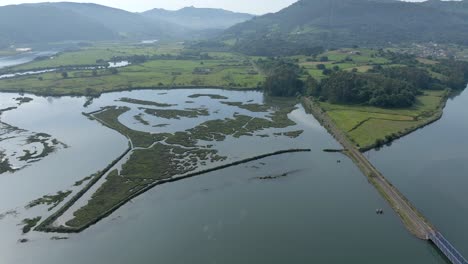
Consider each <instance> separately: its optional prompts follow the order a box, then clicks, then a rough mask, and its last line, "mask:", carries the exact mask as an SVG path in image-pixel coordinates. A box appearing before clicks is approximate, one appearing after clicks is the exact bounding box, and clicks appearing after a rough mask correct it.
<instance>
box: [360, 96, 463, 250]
mask: <svg viewBox="0 0 468 264" xmlns="http://www.w3.org/2000/svg"><path fill="white" fill-rule="evenodd" d="M467 106H468V89H466V90H465V91H464V92H463V93H461V94H460V95H458V96H456V97H454V98H453V99H451V100H449V102H448V104H447V107H446V108H445V109H444V115H443V117H442V119H441V120H439V121H438V122H436V123H434V124H432V125H430V126H427V127H425V128H423V129H420V130H418V131H416V132H414V133H412V134H410V135H408V136H406V137H404V138H402V139H400V140H398V141H396V142H394V143H393V144H392V146H391V147H385V148H383V149H381V150H380V151H371V152H369V154H368V155H369V156H370V160H371V161H372V163H373V164H375V165H376V166H377V167H378V168H379V169H380V170H381V171H382V172H383V173H384V175H385V176H386V177H387V178H388V179H389V180H390V181H391V182H392V183H394V184H395V185H396V186H397V187H398V189H400V190H401V191H402V192H403V193H404V194H405V195H406V196H407V197H408V198H409V199H410V200H411V201H412V202H413V204H415V205H416V207H417V208H418V209H420V210H421V211H422V212H423V214H424V215H425V216H426V217H427V218H428V219H429V220H430V221H431V222H432V223H433V224H434V225H435V226H436V228H438V229H439V231H440V232H442V233H443V234H444V235H445V236H446V237H447V239H449V240H450V242H451V243H452V244H454V245H455V247H456V248H457V249H458V250H459V251H460V253H462V254H463V255H464V256H465V257H468V221H467V219H468V191H467V190H468V140H466V136H467V135H468V109H467Z"/></svg>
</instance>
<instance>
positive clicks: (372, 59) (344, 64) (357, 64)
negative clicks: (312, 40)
mask: <svg viewBox="0 0 468 264" xmlns="http://www.w3.org/2000/svg"><path fill="white" fill-rule="evenodd" d="M321 57H327V58H328V61H323V62H322V61H320V58H321ZM294 58H296V59H298V61H299V65H300V66H302V67H304V68H305V70H306V71H307V72H308V73H309V74H310V75H311V76H312V77H314V78H315V79H317V80H321V79H323V78H325V77H326V75H324V74H323V73H322V70H319V69H317V65H319V64H323V65H325V67H326V68H327V69H329V70H332V69H333V68H334V67H338V68H339V69H340V70H346V71H351V70H353V69H356V70H357V71H358V72H367V71H368V70H369V69H371V68H372V65H374V64H387V63H389V61H388V60H387V59H386V58H383V57H379V56H378V53H377V51H375V50H372V49H362V48H360V49H340V50H334V51H328V52H325V53H323V54H320V55H318V56H316V58H311V57H306V56H295V57H294Z"/></svg>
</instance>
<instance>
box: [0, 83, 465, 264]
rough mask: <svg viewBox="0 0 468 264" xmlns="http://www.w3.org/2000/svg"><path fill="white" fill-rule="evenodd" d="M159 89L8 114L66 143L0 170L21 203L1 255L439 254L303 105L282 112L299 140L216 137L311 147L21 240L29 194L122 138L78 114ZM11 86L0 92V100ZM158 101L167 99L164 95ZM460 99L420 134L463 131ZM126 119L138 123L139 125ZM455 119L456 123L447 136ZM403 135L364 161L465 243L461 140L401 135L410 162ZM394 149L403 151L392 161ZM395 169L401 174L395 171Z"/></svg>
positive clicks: (53, 102)
mask: <svg viewBox="0 0 468 264" xmlns="http://www.w3.org/2000/svg"><path fill="white" fill-rule="evenodd" d="M166 92H169V93H175V94H174V96H176V97H177V98H180V99H178V100H180V102H181V104H182V103H184V102H185V101H186V100H187V99H186V98H185V97H186V95H190V94H191V93H197V92H199V91H195V90H180V91H166ZM201 92H202V93H217V94H221V95H224V96H227V97H229V98H234V99H236V100H247V99H250V100H253V101H255V102H259V101H261V100H262V96H261V93H258V92H232V91H220V90H203V91H201ZM160 93H161V91H133V92H122V93H112V94H105V95H103V96H101V98H100V99H98V100H96V102H94V103H93V105H91V107H90V108H88V109H84V108H83V103H84V101H85V99H84V98H71V97H62V98H55V99H50V98H49V99H48V98H40V97H34V96H31V97H33V98H34V101H33V102H31V103H29V104H25V105H22V106H21V107H19V108H18V109H17V110H13V111H10V112H7V113H4V115H3V116H2V121H3V122H7V123H11V124H12V125H16V126H19V127H22V128H25V129H30V130H34V131H38V132H46V133H49V134H51V135H52V136H54V137H56V138H58V139H59V140H61V141H63V142H65V143H67V144H69V145H70V148H68V149H66V150H61V151H58V152H57V153H55V154H53V155H51V156H50V157H47V158H45V159H44V160H43V161H41V162H40V163H37V164H34V165H32V166H31V167H28V168H26V169H24V170H22V171H19V172H16V173H10V174H3V175H0V213H1V212H3V211H6V210H9V209H14V208H17V209H18V211H19V214H20V215H18V216H17V217H13V216H8V217H5V218H4V219H3V220H0V234H2V235H1V236H0V263H2V264H3V263H24V264H29V263H49V264H59V263H70V264H74V263H76V264H78V263H80V264H81V263H104V264H107V263H109V264H110V263H112V264H116V263H165V264H172V263H174V264H179V263H181V264H182V263H200V264H201V263H223V264H224V263H236V264H237V263H356V264H357V263H389V264H390V263H392V264H393V263H412V264H414V263H424V264H426V263H446V262H445V260H444V259H443V258H441V257H440V255H439V253H438V252H437V251H436V250H435V249H434V248H433V247H432V246H430V245H429V244H428V243H426V242H423V241H420V240H418V239H416V238H414V237H413V236H411V235H410V234H409V233H408V232H407V231H406V229H405V228H404V226H403V225H402V224H401V222H400V220H399V218H398V217H397V216H396V215H395V214H394V213H393V211H391V209H390V208H389V206H387V204H386V202H385V201H384V200H383V199H382V198H381V197H380V196H379V194H378V193H377V192H376V191H375V190H374V188H373V187H372V186H371V185H370V184H369V183H368V182H367V180H366V178H365V177H364V176H363V175H362V174H361V173H360V171H359V170H358V169H357V167H356V166H355V165H354V164H353V163H352V162H351V161H350V160H348V159H347V158H346V157H344V156H342V155H341V154H339V153H325V152H323V151H322V150H323V149H325V148H338V147H339V146H338V144H337V142H336V141H335V140H334V139H333V138H332V137H331V136H330V135H328V133H327V132H326V131H325V130H324V129H323V128H322V127H320V125H319V124H318V122H317V121H316V120H315V119H314V118H313V117H312V116H310V115H307V114H305V112H304V110H303V109H302V108H301V107H299V109H297V110H295V111H294V112H293V113H291V114H290V118H291V119H293V120H294V121H296V122H297V123H298V126H299V127H300V128H302V129H304V130H305V132H304V134H302V135H301V136H300V137H298V138H296V139H288V140H279V139H275V138H269V139H268V138H267V139H265V140H266V141H261V140H256V138H249V137H245V138H244V139H243V137H242V138H241V139H240V140H239V141H235V140H232V143H231V141H227V142H224V143H223V144H221V145H222V147H223V148H224V149H229V147H231V149H232V151H233V152H235V153H237V154H238V155H245V156H250V154H251V153H255V152H256V151H264V150H265V151H266V150H270V149H271V148H277V149H285V148H291V147H292V148H294V147H301V148H304V147H307V148H311V149H312V152H310V153H296V154H288V155H283V156H276V157H270V158H267V159H265V160H261V161H256V162H252V163H248V164H244V165H241V166H238V167H232V168H229V169H225V170H222V171H218V172H213V173H209V174H206V175H203V176H200V177H197V178H192V179H188V180H184V181H179V182H176V183H171V184H166V185H162V186H159V187H156V188H154V189H153V190H151V191H150V192H148V193H146V194H144V195H142V196H140V197H138V198H136V199H134V200H133V201H132V202H131V203H129V204H127V205H125V206H124V207H122V208H121V209H119V210H118V211H116V212H114V213H113V214H112V215H111V216H109V217H108V218H106V219H104V220H103V221H101V222H99V223H98V224H97V225H95V226H93V227H91V228H89V229H87V230H86V231H84V232H83V233H81V234H74V235H70V236H69V239H68V240H60V241H54V240H50V238H51V237H53V236H56V235H57V234H42V233H36V232H32V233H30V234H28V235H27V236H24V238H28V239H30V242H28V243H25V244H20V243H17V241H18V239H20V238H22V237H23V236H21V231H20V229H21V227H20V226H17V224H18V223H19V222H21V220H22V219H23V218H25V217H30V216H31V217H32V216H34V215H35V214H37V213H39V211H34V210H33V211H24V210H22V209H21V208H22V206H24V204H25V203H27V202H28V201H30V200H31V199H34V198H37V197H38V196H39V197H40V196H41V195H43V194H46V193H55V192H57V191H59V190H64V189H66V188H67V187H69V186H70V185H72V184H73V183H74V182H75V181H76V180H79V179H81V178H82V177H84V176H87V175H89V174H90V173H92V172H93V171H96V170H99V169H100V168H102V167H105V166H106V165H107V164H108V163H109V162H110V161H111V160H113V159H114V158H115V157H117V156H119V155H120V154H121V153H122V152H123V151H124V149H125V148H126V144H127V143H126V140H125V138H124V137H123V136H120V135H119V134H117V133H116V132H114V131H112V130H109V129H107V128H106V127H103V126H102V125H100V124H99V123H97V122H95V121H91V120H88V119H86V118H85V117H84V116H83V115H81V112H82V111H92V110H94V108H97V107H99V106H101V105H109V104H115V102H114V100H115V99H118V98H120V97H132V98H141V99H145V98H146V99H148V100H149V99H150V98H158V94H160ZM15 96H17V95H13V94H0V102H5V101H7V100H10V99H12V98H13V97H15ZM234 99H233V101H236V100H234ZM155 100H156V101H159V102H165V101H164V100H163V99H155ZM203 100H206V99H203ZM463 101H464V103H463ZM467 101H468V94H464V95H462V96H460V97H457V98H456V99H455V100H454V101H453V102H450V103H449V105H448V107H447V112H446V115H445V116H444V118H443V119H442V120H441V121H440V122H439V123H436V124H434V125H433V126H429V127H428V128H426V129H424V130H421V131H419V132H416V133H417V134H418V133H419V134H424V133H425V132H426V131H430V130H431V129H434V128H436V127H440V131H439V132H438V133H439V136H438V138H437V139H438V140H443V139H444V140H449V141H453V142H454V145H457V144H456V142H457V139H456V138H455V137H458V142H459V144H460V145H461V144H462V143H460V140H463V138H464V137H462V136H461V135H462V133H464V135H466V134H467V132H468V125H467V124H466V120H468V119H466V116H465V115H466V113H467V111H464V109H463V107H462V105H463V104H465V105H466V103H467ZM459 102H461V103H459ZM200 103H203V104H205V105H207V106H208V107H212V105H213V107H221V106H220V105H219V104H214V103H212V104H211V105H210V102H209V101H206V102H200ZM226 107H227V106H226ZM0 108H2V107H0ZM220 110H221V111H220V112H219V115H220V117H222V116H224V115H232V114H233V113H231V111H232V110H231V109H229V108H226V109H220ZM459 111H462V112H464V113H465V114H460V113H459ZM457 117H458V118H460V119H462V118H465V119H464V120H461V121H460V120H459V121H460V122H458V123H456V122H453V123H452V122H448V121H447V120H446V119H450V120H452V119H453V120H456V119H458V118H457ZM127 118H128V117H125V116H124V117H123V119H122V121H123V122H125V123H126V124H129V121H128V120H127ZM126 120H127V121H126ZM444 120H445V121H444ZM444 122H445V123H444ZM447 122H448V123H447ZM463 122H465V123H464V125H461V124H460V123H463ZM442 124H445V125H442ZM186 125H187V124H182V123H181V124H178V123H177V124H176V126H181V127H184V126H186ZM189 125H190V124H189ZM132 126H133V127H135V128H137V127H138V126H139V124H133V125H132ZM442 128H443V129H444V131H442ZM167 129H172V128H171V127H169V128H167ZM184 129H185V128H184ZM453 129H457V130H459V131H457V134H453V135H451V136H449V137H447V136H446V135H447V134H450V131H452V130H453ZM463 131H464V132H463ZM427 133H431V132H427ZM454 133H455V132H454ZM417 134H414V135H411V136H409V137H407V138H405V139H403V140H406V141H411V139H412V138H413V141H412V142H419V141H421V142H422V136H421V135H419V136H417ZM432 135H434V133H432ZM403 140H401V141H398V142H396V143H395V144H394V146H392V147H391V148H387V149H384V150H382V151H381V152H379V153H374V152H372V153H371V158H372V160H373V161H375V162H376V164H377V165H378V167H379V168H382V170H384V172H385V173H386V174H389V175H388V176H389V178H390V179H391V180H392V181H393V182H394V183H395V184H397V186H403V187H402V188H401V189H402V192H403V193H405V194H407V195H408V196H409V198H411V200H412V201H413V202H414V203H415V204H416V206H417V207H418V208H421V209H422V210H423V211H424V213H425V214H426V215H427V216H428V217H429V218H430V219H431V220H433V221H434V223H435V224H436V225H437V226H438V227H440V229H441V230H442V231H443V232H444V234H447V236H448V237H449V238H450V239H454V241H455V242H457V243H456V244H457V245H459V246H460V247H463V245H467V244H468V243H467V241H466V236H464V235H463V234H459V233H457V230H458V228H457V227H456V226H454V225H455V224H457V225H458V226H463V225H465V227H466V224H464V223H463V221H462V219H463V217H461V216H458V215H457V210H461V213H462V214H464V215H466V214H467V213H468V210H466V209H467V207H466V204H465V203H464V201H466V200H467V199H466V198H465V199H463V198H464V196H466V193H467V192H466V187H467V185H466V182H467V180H466V177H467V176H466V175H467V174H466V172H467V171H466V169H467V168H466V164H467V162H463V159H465V161H466V158H467V155H466V153H467V152H466V149H467V148H466V146H465V147H464V148H463V147H460V148H456V149H458V151H457V152H451V151H453V147H450V146H449V145H448V144H442V143H440V144H439V142H434V141H436V140H435V139H434V138H431V137H428V138H427V139H426V143H425V144H423V143H420V144H421V145H424V146H426V145H427V147H428V148H429V146H430V145H431V142H432V143H434V144H435V143H437V145H436V150H432V151H430V153H429V151H428V150H427V149H426V151H423V150H421V151H420V150H418V151H417V152H415V151H416V150H415V148H416V147H418V148H419V145H417V144H416V143H412V144H416V145H414V146H413V148H408V147H407V145H410V143H406V144H402V145H405V146H404V147H405V148H408V149H407V150H406V152H409V151H414V152H413V154H412V155H411V153H407V154H405V155H407V157H408V158H407V159H409V161H407V159H405V158H404V157H405V156H402V155H403V154H398V153H396V151H398V149H401V147H398V146H399V144H401V143H400V142H403ZM264 142H267V144H268V145H266V143H264ZM0 144H1V143H0ZM463 144H468V143H463ZM446 146H448V147H450V149H446V148H445V147H446ZM433 147H434V145H433ZM463 149H464V150H465V152H463V151H462V150H463ZM392 151H393V152H394V154H392ZM436 151H438V152H436ZM400 152H401V151H400ZM406 152H404V153H406ZM401 153H403V152H401ZM419 153H420V154H419ZM431 153H432V154H431ZM437 153H441V154H440V155H442V156H439V159H436V158H435V157H437V156H436V154H437ZM385 155H387V156H385ZM415 156H417V157H415ZM392 157H399V159H398V160H403V161H406V162H404V163H401V164H400V163H399V162H397V161H396V158H392ZM429 157H432V158H433V160H436V161H438V162H439V163H445V160H448V159H449V158H450V157H452V158H451V161H450V162H449V163H446V164H445V165H444V166H443V167H439V165H437V164H439V163H438V162H434V161H433V162H429V163H426V165H424V166H423V165H418V164H419V163H420V162H423V161H424V160H425V159H428V158H429ZM440 157H444V158H440ZM410 158H411V159H410ZM460 159H461V161H460ZM338 160H341V163H338V162H337V161H338ZM419 160H420V161H419ZM395 164H397V166H394V165H395ZM421 164H422V163H421ZM427 164H430V165H431V166H432V167H431V166H428V165H427ZM412 165H415V167H417V168H419V169H415V168H414V167H413V166H412ZM405 167H408V169H404V168H405ZM447 169H450V172H451V173H446V174H445V175H443V176H444V177H442V176H440V177H436V176H428V175H429V174H431V175H432V174H437V173H435V172H436V171H437V170H439V171H442V170H447ZM463 170H464V171H463ZM427 171H430V173H429V172H427ZM400 172H405V174H401V175H400ZM283 173H289V174H288V176H287V177H281V178H278V179H275V180H260V179H258V177H263V176H269V175H281V174H283ZM463 173H465V174H464V175H463ZM418 175H421V176H418ZM422 176H424V177H423V178H422V179H421V177H422ZM418 177H419V178H418ZM441 177H442V178H441ZM442 179H443V180H442ZM445 180H447V181H445ZM459 192H461V193H459ZM452 203H453V204H452ZM376 208H383V209H384V211H385V214H384V215H382V216H380V215H376V214H375V209H376ZM446 213H447V214H448V213H450V214H451V215H450V216H451V218H452V219H450V217H445V216H443V214H446ZM456 219H460V220H459V221H456ZM464 230H465V231H466V228H465V229H464ZM465 234H466V232H465ZM59 236H60V235H59ZM457 237H458V240H457ZM464 237H465V238H464ZM464 239H465V240H464ZM460 249H461V248H460ZM465 252H466V251H465Z"/></svg>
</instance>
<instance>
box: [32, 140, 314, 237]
mask: <svg viewBox="0 0 468 264" xmlns="http://www.w3.org/2000/svg"><path fill="white" fill-rule="evenodd" d="M310 151H311V150H310V149H288V150H281V151H276V152H272V153H268V154H263V155H259V156H255V157H252V158H248V159H244V160H240V161H236V162H232V163H229V164H225V165H221V166H218V167H215V168H211V169H206V170H202V171H199V172H194V173H190V174H187V175H184V176H180V177H174V178H169V179H163V180H160V181H157V182H155V183H152V184H150V185H148V186H146V187H145V188H143V189H141V190H139V191H138V192H135V193H133V194H131V195H130V196H128V197H127V198H126V199H125V200H123V201H121V202H119V203H118V204H116V205H115V206H113V207H112V208H110V209H109V210H107V211H106V212H104V213H102V214H100V215H99V216H97V217H96V218H95V219H94V220H93V221H91V222H89V223H86V224H83V225H81V226H79V227H65V226H60V227H55V226H52V223H53V222H54V221H55V220H56V219H57V218H58V217H60V216H61V215H62V214H63V213H65V211H66V210H68V209H69V208H70V207H71V206H72V205H73V203H74V202H76V200H78V199H72V200H71V201H69V202H68V203H67V205H65V206H64V207H62V208H61V209H60V210H59V211H58V212H57V213H56V214H54V215H52V216H51V217H49V218H48V219H47V220H45V221H44V222H43V223H41V225H40V226H38V227H37V228H36V230H38V231H44V232H57V233H79V232H81V231H83V230H85V229H86V228H88V227H90V226H92V225H94V224H96V223H97V222H99V221H100V220H101V219H103V218H105V217H107V216H109V215H110V214H112V213H113V212H114V211H116V210H117V209H119V208H120V207H122V206H123V205H124V204H126V203H127V202H128V201H130V200H132V199H134V198H135V197H137V196H139V195H141V194H143V193H145V192H147V191H149V190H151V189H153V188H154V187H156V186H158V185H162V184H165V183H171V182H176V181H180V180H184V179H188V178H193V177H195V176H200V175H203V174H206V173H209V172H214V171H218V170H222V169H226V168H229V167H233V166H238V165H241V164H244V163H248V162H252V161H256V160H260V159H264V158H267V157H271V156H277V155H282V154H286V153H297V152H310ZM93 184H94V183H93ZM93 184H92V185H93ZM88 185H89V184H88ZM92 185H91V186H92ZM91 186H89V188H90V187H91ZM89 188H87V189H86V191H87V190H89ZM82 191H83V190H82ZM86 191H85V192H86ZM80 197H81V195H80ZM78 198H79V197H78ZM70 203H71V204H70Z"/></svg>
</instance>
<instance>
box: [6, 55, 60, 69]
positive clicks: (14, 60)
mask: <svg viewBox="0 0 468 264" xmlns="http://www.w3.org/2000/svg"><path fill="white" fill-rule="evenodd" d="M55 53H57V52H56V51H40V52H35V51H34V52H26V53H20V54H17V55H13V56H6V57H0V69H2V68H5V67H11V66H16V65H20V64H24V63H28V62H31V61H33V60H34V59H35V58H37V57H43V56H52V55H54V54H55Z"/></svg>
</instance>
